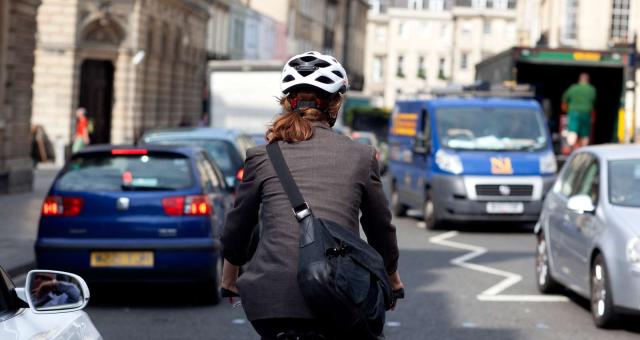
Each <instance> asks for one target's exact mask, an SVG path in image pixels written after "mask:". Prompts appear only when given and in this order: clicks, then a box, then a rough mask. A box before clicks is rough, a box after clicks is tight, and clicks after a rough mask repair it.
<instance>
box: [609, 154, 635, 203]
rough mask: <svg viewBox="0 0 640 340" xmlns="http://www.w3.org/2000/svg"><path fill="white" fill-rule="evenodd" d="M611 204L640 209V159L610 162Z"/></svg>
mask: <svg viewBox="0 0 640 340" xmlns="http://www.w3.org/2000/svg"><path fill="white" fill-rule="evenodd" d="M608 181H609V202H611V204H615V205H622V206H627V207H636V208H640V194H639V193H640V159H624V160H616V161H609V179H608Z"/></svg>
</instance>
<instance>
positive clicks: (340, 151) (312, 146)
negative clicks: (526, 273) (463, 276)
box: [222, 52, 403, 339]
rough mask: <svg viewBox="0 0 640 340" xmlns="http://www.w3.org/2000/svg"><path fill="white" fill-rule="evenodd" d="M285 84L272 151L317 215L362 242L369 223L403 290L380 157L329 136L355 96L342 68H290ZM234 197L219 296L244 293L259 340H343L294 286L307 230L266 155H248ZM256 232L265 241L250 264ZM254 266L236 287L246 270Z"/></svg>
mask: <svg viewBox="0 0 640 340" xmlns="http://www.w3.org/2000/svg"><path fill="white" fill-rule="evenodd" d="M281 79H282V82H281V89H282V92H283V93H284V96H283V97H282V98H281V99H280V105H281V106H282V114H281V115H280V116H278V117H277V118H276V119H275V121H274V122H273V124H272V125H271V126H270V127H269V129H268V130H267V133H266V139H267V141H268V143H270V144H271V143H278V145H279V147H280V149H281V150H282V153H283V154H284V158H285V160H286V163H287V165H288V167H289V170H290V172H291V175H292V176H293V179H294V180H295V182H296V183H297V185H298V187H299V188H300V192H301V193H302V196H303V197H304V198H305V199H306V202H307V203H308V206H310V207H311V209H312V210H313V214H314V215H317V216H318V217H319V218H323V219H327V220H331V221H334V222H336V223H338V224H340V225H342V226H345V227H347V229H350V230H351V231H352V232H353V233H355V235H358V233H359V223H358V216H359V214H360V212H361V213H362V215H361V216H362V217H361V219H360V224H361V225H362V228H363V230H364V233H365V235H366V236H367V242H368V243H369V244H370V245H371V246H372V247H373V248H374V249H375V251H377V252H378V253H379V254H380V255H381V256H382V259H383V260H384V265H385V269H386V272H387V274H388V275H389V279H390V282H391V286H392V288H393V289H394V290H400V289H403V284H402V282H401V280H400V275H399V273H398V271H397V262H398V245H397V239H396V230H395V227H394V226H393V225H392V224H391V213H390V211H389V209H388V204H387V200H386V197H385V194H384V192H383V189H382V183H381V179H380V173H379V169H378V161H377V159H376V153H375V150H374V148H373V147H371V146H367V145H361V144H358V143H356V142H354V141H352V140H351V139H349V138H348V137H346V136H343V135H340V134H338V133H335V132H334V131H332V129H331V127H332V126H333V125H334V123H335V121H336V119H337V116H338V112H339V110H340V107H341V105H342V101H343V94H344V93H345V92H346V90H347V88H348V80H347V76H346V72H345V71H344V68H342V66H341V65H340V63H338V62H337V61H336V60H335V59H334V58H333V57H331V56H327V55H322V54H320V53H318V52H307V53H305V54H301V55H298V56H295V57H293V58H291V59H290V60H289V62H287V64H286V65H285V66H284V69H283V75H282V78H281ZM249 95H251V94H249ZM236 195H237V196H236V201H235V205H234V208H233V209H232V210H231V211H230V212H229V214H228V215H227V219H226V222H225V227H224V231H223V236H222V244H223V256H224V258H225V261H224V267H223V268H224V270H223V278H222V288H223V289H227V290H230V291H233V292H239V294H240V296H241V297H242V305H243V307H244V310H245V313H246V315H247V318H248V319H249V320H250V321H251V323H252V325H253V327H254V329H255V330H256V331H257V332H258V333H259V334H260V336H261V337H262V339H289V338H291V339H334V338H335V339H339V338H340V337H339V335H337V334H335V333H332V332H330V331H329V330H328V329H329V327H328V325H324V324H321V323H320V322H319V321H318V320H317V319H316V318H315V316H314V314H313V313H312V311H311V310H310V308H309V307H308V306H307V304H306V303H305V300H304V298H303V296H302V294H301V291H300V287H299V286H298V281H297V278H296V274H297V270H298V268H297V266H298V254H299V244H298V242H299V240H300V237H299V230H300V229H299V228H300V227H299V225H298V221H297V220H296V217H294V215H293V213H292V208H291V204H290V201H289V200H288V197H287V195H286V194H285V191H284V189H283V186H282V184H281V182H280V181H279V179H278V177H277V176H276V172H275V170H274V167H273V166H272V163H271V161H270V159H269V156H268V155H267V151H266V146H265V145H262V146H257V147H254V148H251V149H249V150H248V151H247V157H246V161H245V166H244V177H243V179H242V182H241V183H240V184H239V187H238V190H237V194H236ZM258 224H260V225H261V227H260V236H259V238H260V239H259V242H258V246H257V249H256V251H255V254H251V252H250V251H248V249H249V247H250V243H251V237H252V235H253V234H254V230H255V229H256V228H258V227H257V226H258ZM248 262H250V263H249V265H248V266H247V267H246V270H245V271H244V272H243V274H242V275H241V276H240V277H238V272H239V269H238V268H239V266H243V265H245V264H246V263H248ZM284 334H286V335H284ZM301 334H306V336H305V335H301ZM289 336H291V337H289ZM295 336H299V338H298V337H295Z"/></svg>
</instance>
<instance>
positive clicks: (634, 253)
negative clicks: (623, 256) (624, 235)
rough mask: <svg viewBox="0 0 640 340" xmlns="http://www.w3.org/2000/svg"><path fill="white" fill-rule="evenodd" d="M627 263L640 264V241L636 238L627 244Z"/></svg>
mask: <svg viewBox="0 0 640 340" xmlns="http://www.w3.org/2000/svg"><path fill="white" fill-rule="evenodd" d="M627 261H629V262H630V263H631V264H639V263H640V239H639V238H637V237H634V238H632V239H630V240H629V242H627Z"/></svg>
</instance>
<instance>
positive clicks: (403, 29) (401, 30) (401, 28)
mask: <svg viewBox="0 0 640 340" xmlns="http://www.w3.org/2000/svg"><path fill="white" fill-rule="evenodd" d="M407 34H408V31H407V23H405V22H401V23H400V25H398V35H399V36H400V38H402V39H405V38H407Z"/></svg>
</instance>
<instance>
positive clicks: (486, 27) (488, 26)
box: [482, 20, 491, 34]
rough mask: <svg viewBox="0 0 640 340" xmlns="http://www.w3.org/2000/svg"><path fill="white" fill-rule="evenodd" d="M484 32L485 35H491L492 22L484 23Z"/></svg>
mask: <svg viewBox="0 0 640 340" xmlns="http://www.w3.org/2000/svg"><path fill="white" fill-rule="evenodd" d="M482 31H483V32H484V34H491V21H489V20H486V21H485V22H484V23H483V26H482Z"/></svg>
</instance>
